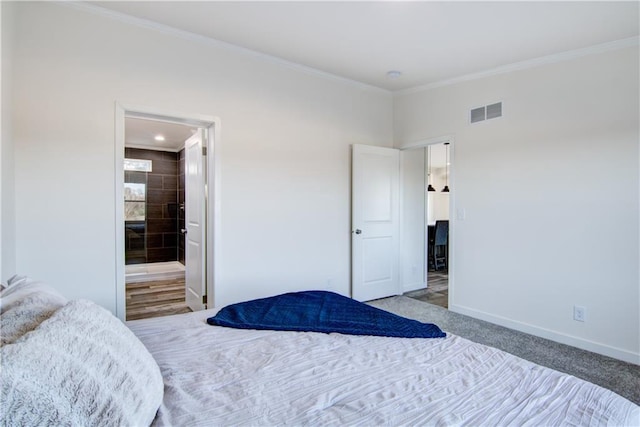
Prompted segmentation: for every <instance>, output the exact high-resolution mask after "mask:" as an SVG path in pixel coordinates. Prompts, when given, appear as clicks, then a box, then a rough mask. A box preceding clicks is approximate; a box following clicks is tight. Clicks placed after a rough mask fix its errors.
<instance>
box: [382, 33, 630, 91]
mask: <svg viewBox="0 0 640 427" xmlns="http://www.w3.org/2000/svg"><path fill="white" fill-rule="evenodd" d="M638 44H640V36H634V37H629V38H626V39H621V40H615V41H612V42H608V43H601V44H597V45H594V46H589V47H585V48H581V49H575V50H569V51H565V52H560V53H555V54H553V55H547V56H541V57H538V58H533V59H527V60H525V61H520V62H515V63H513V64H507V65H503V66H500V67H496V68H492V69H489V70H485V71H480V72H478V73H473V74H466V75H463V76H459V77H454V78H451V79H446V80H441V81H438V82H433V83H428V84H426V85H421V86H415V87H412V88H408V89H401V90H397V91H394V92H393V95H394V96H396V95H408V94H411V93H416V92H423V91H427V90H431V89H436V88H439V87H443V86H450V85H453V84H457V83H462V82H468V81H472V80H478V79H483V78H485V77H491V76H496V75H499V74H505V73H511V72H513V71H520V70H526V69H529V68H534V67H539V66H541V65H548V64H555V63H557V62H563V61H569V60H571V59H577V58H581V57H583V56H588V55H595V54H598V53H605V52H609V51H613V50H618V49H624V48H627V47H633V46H638Z"/></svg>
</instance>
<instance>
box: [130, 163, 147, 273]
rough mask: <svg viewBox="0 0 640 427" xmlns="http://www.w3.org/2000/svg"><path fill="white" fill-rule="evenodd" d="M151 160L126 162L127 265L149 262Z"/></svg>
mask: <svg viewBox="0 0 640 427" xmlns="http://www.w3.org/2000/svg"><path fill="white" fill-rule="evenodd" d="M151 168H152V164H151V160H139V159H125V161H124V230H125V252H124V253H125V264H127V265H129V264H142V263H146V262H147V238H146V236H147V223H146V220H147V213H146V203H147V202H146V200H147V180H148V173H149V172H151Z"/></svg>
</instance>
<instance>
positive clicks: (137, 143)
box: [124, 117, 196, 151]
mask: <svg viewBox="0 0 640 427" xmlns="http://www.w3.org/2000/svg"><path fill="white" fill-rule="evenodd" d="M195 129H196V128H194V127H193V126H187V125H180V124H174V123H166V122H159V121H155V120H145V119H135V118H131V117H126V118H125V120H124V141H125V142H124V145H125V147H137V148H147V149H152V150H161V151H180V150H181V149H182V148H183V147H184V142H185V141H186V140H187V139H188V138H189V137H190V136H191V135H193V132H194V131H195ZM156 135H162V136H164V139H165V140H164V141H156V140H155V137H156Z"/></svg>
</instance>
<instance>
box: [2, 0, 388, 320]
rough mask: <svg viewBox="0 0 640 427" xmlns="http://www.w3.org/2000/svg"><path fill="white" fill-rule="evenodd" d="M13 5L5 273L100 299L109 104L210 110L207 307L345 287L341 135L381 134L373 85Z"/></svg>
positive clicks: (380, 102)
mask: <svg viewBox="0 0 640 427" xmlns="http://www.w3.org/2000/svg"><path fill="white" fill-rule="evenodd" d="M16 12H17V16H16V20H15V25H16V31H17V33H16V43H15V46H14V49H15V52H14V60H15V74H14V102H15V106H16V109H15V116H14V133H15V164H16V187H17V189H16V211H17V219H16V223H17V266H18V270H19V272H21V273H22V274H29V275H32V276H35V277H37V278H40V279H43V280H46V281H47V282H49V283H51V284H52V285H53V286H55V287H57V288H59V289H60V290H61V291H62V292H64V293H65V294H66V295H67V296H69V297H87V298H92V299H94V300H96V301H97V302H99V303H100V304H102V305H104V306H105V307H107V308H109V309H111V310H113V309H114V307H115V298H116V291H115V266H116V262H119V261H116V259H115V243H114V234H115V230H116V227H121V226H122V225H121V224H115V219H114V180H115V178H114V155H115V154H114V104H115V102H116V101H118V102H120V103H123V104H127V105H139V106H146V107H152V108H157V109H164V110H168V111H176V112H184V113H197V114H207V115H211V116H217V117H219V118H220V120H221V129H222V131H221V141H220V142H221V144H220V146H219V148H220V152H219V155H220V156H221V176H222V179H221V209H222V212H221V225H222V229H221V230H220V233H221V236H220V238H221V242H222V243H221V247H220V248H219V256H220V266H221V271H220V272H219V277H220V282H219V283H217V284H216V286H217V289H216V295H215V297H216V301H215V303H216V305H224V304H227V303H230V302H234V301H238V300H242V299H247V298H253V297H260V296H266V295H270V294H273V293H276V292H284V291H290V290H301V289H311V288H316V289H327V288H330V289H333V290H335V291H338V292H341V293H343V294H348V293H349V282H350V267H349V266H350V158H351V157H350V152H351V144H353V143H360V144H370V145H386V146H390V145H391V142H392V100H391V95H390V94H389V93H388V92H384V91H380V90H377V89H371V88H368V87H364V86H362V85H356V84H353V83H349V82H345V81H341V80H337V79H330V78H326V77H321V76H318V75H315V74H311V73H308V72H305V71H301V70H299V69H297V68H294V67H288V66H285V65H282V64H279V63H276V62H271V61H265V60H262V59H260V58H256V57H254V56H252V55H248V54H244V53H240V52H238V51H236V50H233V49H229V48H225V47H220V46H218V45H213V44H207V43H204V42H198V41H192V40H187V39H185V38H181V37H177V36H174V35H171V34H165V33H162V32H157V31H154V30H150V29H144V28H140V27H137V26H133V25H129V24H125V23H121V22H117V21H114V20H111V19H109V18H105V17H102V16H97V15H93V14H88V13H86V12H84V11H80V10H76V9H73V8H70V7H67V6H61V5H57V4H51V3H20V4H19V5H17V10H16Z"/></svg>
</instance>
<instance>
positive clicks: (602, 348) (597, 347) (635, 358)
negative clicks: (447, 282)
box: [449, 297, 640, 365]
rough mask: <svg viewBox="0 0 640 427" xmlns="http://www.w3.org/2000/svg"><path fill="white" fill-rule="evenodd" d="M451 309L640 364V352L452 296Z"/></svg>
mask: <svg viewBox="0 0 640 427" xmlns="http://www.w3.org/2000/svg"><path fill="white" fill-rule="evenodd" d="M449 301H450V303H449V310H451V311H453V312H454V313H460V314H464V315H466V316H469V317H473V318H475V319H480V320H484V321H487V322H490V323H493V324H496V325H500V326H504V327H506V328H510V329H515V330H517V331H520V332H524V333H527V334H531V335H535V336H537V337H541V338H546V339H549V340H552V341H555V342H559V343H561V344H567V345H570V346H573V347H577V348H580V349H583V350H587V351H592V352H594V353H598V354H602V355H605V356H609V357H613V358H615V359H618V360H623V361H625V362H629V363H634V364H636V365H640V354H639V353H634V352H631V351H628V350H624V349H621V348H616V347H612V346H608V345H604V344H600V343H597V342H593V341H589V340H586V339H583V338H578V337H574V336H572V335H566V334H563V333H560V332H556V331H552V330H550V329H545V328H540V327H538V326H534V325H530V324H528V323H524V322H518V321H515V320H511V319H508V318H506V317H501V316H496V315H493V314H490V313H486V312H484V311H480V310H475V309H472V308H469V307H465V306H461V305H457V304H451V297H450V298H449Z"/></svg>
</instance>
